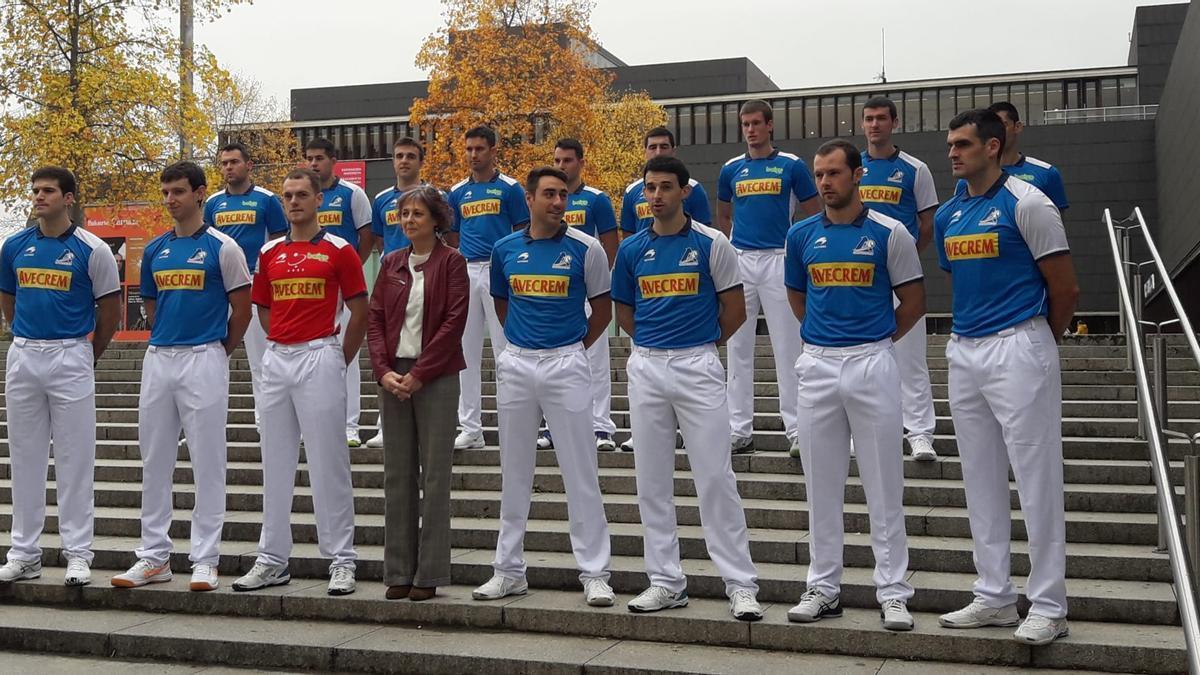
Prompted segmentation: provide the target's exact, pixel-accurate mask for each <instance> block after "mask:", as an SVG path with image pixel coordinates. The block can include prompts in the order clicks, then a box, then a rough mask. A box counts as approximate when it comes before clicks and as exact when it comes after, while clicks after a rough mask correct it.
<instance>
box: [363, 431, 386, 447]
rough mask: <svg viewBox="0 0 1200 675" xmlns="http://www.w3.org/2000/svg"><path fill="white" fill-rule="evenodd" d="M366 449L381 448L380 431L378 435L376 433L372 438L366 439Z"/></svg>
mask: <svg viewBox="0 0 1200 675" xmlns="http://www.w3.org/2000/svg"><path fill="white" fill-rule="evenodd" d="M367 447H368V448H382V447H383V431H382V430H380V431H379V433H377V434H375V435H374V436H372V437H370V438H369V439H367Z"/></svg>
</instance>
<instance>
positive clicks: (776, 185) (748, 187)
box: [733, 178, 783, 197]
mask: <svg viewBox="0 0 1200 675" xmlns="http://www.w3.org/2000/svg"><path fill="white" fill-rule="evenodd" d="M733 189H734V193H735V194H736V195H737V196H738V197H749V196H753V195H777V194H779V193H780V192H783V179H781V178H755V179H752V180H739V181H738V182H736V183H734V184H733Z"/></svg>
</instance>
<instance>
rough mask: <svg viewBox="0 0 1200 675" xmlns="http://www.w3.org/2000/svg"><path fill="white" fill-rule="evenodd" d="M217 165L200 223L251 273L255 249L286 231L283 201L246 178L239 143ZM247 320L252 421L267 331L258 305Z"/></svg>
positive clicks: (247, 162) (246, 158) (248, 167)
mask: <svg viewBox="0 0 1200 675" xmlns="http://www.w3.org/2000/svg"><path fill="white" fill-rule="evenodd" d="M217 165H218V166H219V167H220V169H221V176H222V177H223V178H224V179H225V189H223V190H220V191H217V192H214V193H213V194H212V195H211V196H210V197H209V198H208V201H206V202H204V224H205V225H208V226H209V227H213V228H216V229H217V230H218V231H220V232H221V233H222V234H225V235H227V236H229V237H230V238H232V239H233V240H234V241H236V242H237V244H238V246H240V247H241V248H242V254H243V255H244V256H245V258H246V265H247V267H248V268H249V270H250V275H251V276H252V277H253V275H254V272H255V269H256V268H257V266H258V251H259V249H261V248H262V247H263V244H265V243H267V241H269V240H271V239H274V238H276V237H282V236H283V233H284V232H287V228H288V224H287V218H286V217H285V216H284V215H283V205H282V204H281V203H280V202H279V198H278V197H277V196H275V193H273V192H271V191H270V190H268V189H266V188H264V187H260V186H258V185H255V184H254V183H253V182H252V181H251V180H250V173H251V171H253V170H254V161H253V160H252V159H251V157H250V151H249V150H248V149H247V148H246V146H245V145H243V144H241V143H229V144H227V145H223V146H221V149H220V150H218V151H217ZM250 312H251V321H250V326H249V328H247V329H246V336H245V343H246V358H247V359H249V361H250V387H251V390H252V391H253V393H254V425H255V426H258V423H259V407H258V391H259V387H260V386H261V382H260V381H261V379H262V356H263V352H264V351H265V350H266V348H267V334H266V333H264V332H263V329H262V325H260V324H259V322H258V307H255V306H251V308H250Z"/></svg>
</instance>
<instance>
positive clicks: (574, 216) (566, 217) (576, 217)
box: [563, 211, 587, 227]
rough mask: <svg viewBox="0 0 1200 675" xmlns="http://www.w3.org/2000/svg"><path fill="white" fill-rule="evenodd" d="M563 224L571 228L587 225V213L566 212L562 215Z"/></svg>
mask: <svg viewBox="0 0 1200 675" xmlns="http://www.w3.org/2000/svg"><path fill="white" fill-rule="evenodd" d="M563 222H565V223H566V224H568V225H570V226H571V227H583V226H584V224H586V223H587V211H567V212H566V213H565V214H563Z"/></svg>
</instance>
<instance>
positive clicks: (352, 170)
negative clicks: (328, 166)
mask: <svg viewBox="0 0 1200 675" xmlns="http://www.w3.org/2000/svg"><path fill="white" fill-rule="evenodd" d="M333 175H335V176H337V177H338V178H341V179H342V180H344V181H346V182H347V183H354V184H355V185H357V186H358V187H360V188H362V189H364V190H366V189H367V163H366V162H364V161H361V160H356V161H349V162H338V163H337V164H334V165H333Z"/></svg>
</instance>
